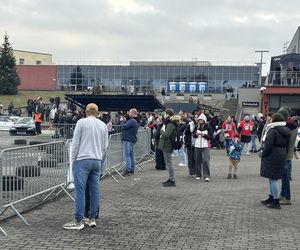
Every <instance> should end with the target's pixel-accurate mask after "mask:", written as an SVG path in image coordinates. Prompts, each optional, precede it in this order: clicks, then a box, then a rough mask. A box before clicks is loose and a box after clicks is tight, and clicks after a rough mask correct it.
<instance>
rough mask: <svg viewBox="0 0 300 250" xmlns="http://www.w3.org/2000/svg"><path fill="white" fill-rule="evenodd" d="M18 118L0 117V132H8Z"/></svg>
mask: <svg viewBox="0 0 300 250" xmlns="http://www.w3.org/2000/svg"><path fill="white" fill-rule="evenodd" d="M19 118H20V117H10V116H0V130H4V131H9V129H10V128H11V126H12V125H13V124H14V122H15V121H16V120H17V119H19Z"/></svg>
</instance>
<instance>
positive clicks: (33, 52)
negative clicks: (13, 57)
mask: <svg viewBox="0 0 300 250" xmlns="http://www.w3.org/2000/svg"><path fill="white" fill-rule="evenodd" d="M13 51H19V52H25V53H31V54H38V55H47V56H52V54H49V53H41V52H35V51H29V50H20V49H14V50H13Z"/></svg>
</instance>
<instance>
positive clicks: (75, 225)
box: [63, 220, 84, 230]
mask: <svg viewBox="0 0 300 250" xmlns="http://www.w3.org/2000/svg"><path fill="white" fill-rule="evenodd" d="M63 228H64V229H66V230H81V229H83V228H84V224H83V222H82V221H80V222H77V221H76V220H73V221H70V222H68V223H65V224H64V225H63Z"/></svg>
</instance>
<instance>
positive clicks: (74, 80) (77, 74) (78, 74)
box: [70, 66, 84, 90]
mask: <svg viewBox="0 0 300 250" xmlns="http://www.w3.org/2000/svg"><path fill="white" fill-rule="evenodd" d="M83 78H84V76H83V74H82V68H81V67H80V66H77V67H76V68H75V69H74V70H73V72H72V73H71V82H70V83H71V84H72V85H76V87H77V89H78V90H83Z"/></svg>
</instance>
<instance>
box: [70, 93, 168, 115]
mask: <svg viewBox="0 0 300 250" xmlns="http://www.w3.org/2000/svg"><path fill="white" fill-rule="evenodd" d="M65 99H66V100H68V101H70V102H72V103H74V104H75V105H77V106H80V107H82V108H85V107H86V105H88V104H89V103H95V104H97V105H98V107H99V109H100V111H106V112H114V111H116V112H117V111H120V110H123V111H128V110H130V109H131V108H136V109H137V110H138V111H139V112H153V111H154V110H155V109H164V106H163V105H162V104H161V103H160V102H159V101H158V100H157V99H156V98H155V97H154V96H151V95H66V97H65Z"/></svg>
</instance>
